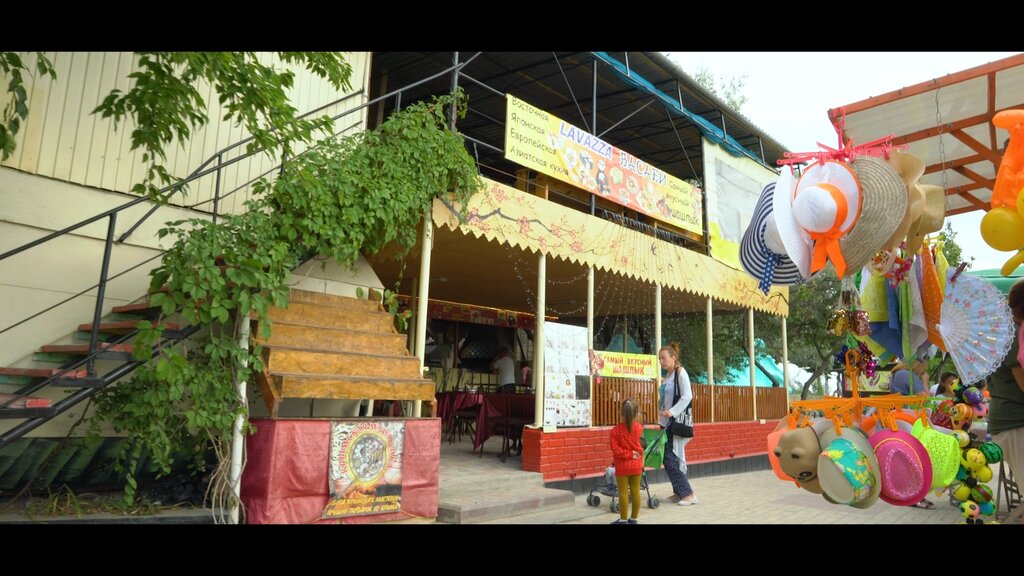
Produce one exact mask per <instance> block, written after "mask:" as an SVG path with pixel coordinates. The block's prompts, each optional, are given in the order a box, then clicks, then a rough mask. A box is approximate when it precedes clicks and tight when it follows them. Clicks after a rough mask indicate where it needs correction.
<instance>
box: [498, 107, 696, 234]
mask: <svg viewBox="0 0 1024 576" xmlns="http://www.w3.org/2000/svg"><path fill="white" fill-rule="evenodd" d="M507 104H508V106H507V107H506V112H505V158H507V159H509V160H511V161H513V162H516V163H517V164H521V165H523V166H526V167H527V168H533V169H534V170H537V171H538V172H541V173H543V174H547V175H548V176H552V177H554V178H558V179H559V180H561V181H563V182H566V183H568V184H572V185H573V186H576V187H578V188H582V189H584V190H588V191H590V192H591V193H592V194H600V195H601V197H603V198H607V199H608V200H610V201H612V202H615V203H616V204H619V205H622V206H625V207H627V208H629V209H631V210H636V211H637V212H640V213H641V214H646V215H648V216H650V217H652V218H656V219H658V220H661V221H662V222H667V223H669V224H672V225H674V226H679V227H680V228H683V229H686V230H690V231H692V232H696V233H697V234H703V229H702V226H701V197H700V189H699V188H695V187H693V186H691V185H689V184H687V183H686V182H683V181H682V180H680V179H678V178H676V177H674V176H670V175H669V174H667V173H666V172H664V171H663V170H659V169H657V168H655V167H654V166H652V165H650V164H648V163H646V162H644V161H643V160H640V159H639V158H636V157H635V156H632V155H630V154H629V153H628V152H625V151H623V150H619V149H618V148H616V147H614V146H612V145H611V144H608V143H607V142H605V141H604V140H601V139H600V138H598V137H597V136H594V135H592V134H589V133H588V132H586V131H584V130H581V129H579V128H577V127H576V126H573V125H572V124H569V123H568V122H565V121H564V120H562V119H561V118H558V117H556V116H552V115H551V114H548V113H547V112H545V111H543V110H541V109H540V108H535V107H533V106H531V105H529V104H527V103H526V102H524V101H522V100H520V99H518V98H516V97H515V96H512V95H511V94H509V95H508V96H507Z"/></svg>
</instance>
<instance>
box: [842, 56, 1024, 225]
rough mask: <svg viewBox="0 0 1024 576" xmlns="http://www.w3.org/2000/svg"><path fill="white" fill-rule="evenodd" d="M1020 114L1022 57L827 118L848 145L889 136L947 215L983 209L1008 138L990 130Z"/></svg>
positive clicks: (893, 94)
mask: <svg viewBox="0 0 1024 576" xmlns="http://www.w3.org/2000/svg"><path fill="white" fill-rule="evenodd" d="M1011 108H1024V54H1020V55H1017V56H1012V57H1010V58H1004V59H1002V60H997V61H995V62H990V63H988V64H983V65H981V66H977V67H974V68H969V69H967V70H963V71H960V72H956V73H953V74H948V75H946V76H943V77H942V78H935V79H933V80H929V81H927V82H922V83H920V84H915V85H914V86H908V87H906V88H901V89H899V90H894V91H892V92H889V93H887V94H882V95H881V96H873V97H871V98H868V99H866V100H862V101H860V102H854V103H852V104H847V105H845V106H839V107H837V108H833V109H831V110H829V111H828V115H829V119H830V120H831V121H832V124H833V125H835V126H836V127H837V129H841V130H842V135H843V137H844V140H846V141H847V142H849V141H850V140H852V142H853V144H862V143H866V142H870V141H872V140H874V139H876V138H882V137H885V136H887V135H889V134H892V135H893V136H894V138H893V144H894V145H897V146H900V145H906V146H908V147H909V152H910V153H911V154H914V155H916V156H918V157H919V158H921V159H923V160H924V161H925V166H926V169H925V175H924V177H922V179H921V181H922V182H923V183H925V184H935V185H939V186H942V187H943V188H945V190H946V215H947V216H952V215H954V214H962V213H964V212H972V211H974V210H988V209H989V207H990V206H989V202H990V200H991V198H992V186H993V185H994V183H995V177H996V171H997V170H998V168H999V161H1000V158H1001V157H1002V153H1003V150H1004V149H1005V142H1006V139H1007V138H1008V136H1009V135H1008V133H1007V132H1006V131H1005V130H1002V129H999V128H996V127H995V126H994V125H993V124H992V117H993V116H994V115H995V114H996V113H997V112H1000V111H1002V110H1007V109H1011Z"/></svg>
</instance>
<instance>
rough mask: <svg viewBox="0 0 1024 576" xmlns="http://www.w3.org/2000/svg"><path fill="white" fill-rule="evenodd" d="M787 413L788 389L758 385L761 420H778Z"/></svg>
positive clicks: (758, 413)
mask: <svg viewBox="0 0 1024 576" xmlns="http://www.w3.org/2000/svg"><path fill="white" fill-rule="evenodd" d="M785 415H786V389H785V388H777V387H775V386H773V387H771V388H764V387H758V388H757V417H758V418H759V419H761V420H778V419H779V418H783V417H785Z"/></svg>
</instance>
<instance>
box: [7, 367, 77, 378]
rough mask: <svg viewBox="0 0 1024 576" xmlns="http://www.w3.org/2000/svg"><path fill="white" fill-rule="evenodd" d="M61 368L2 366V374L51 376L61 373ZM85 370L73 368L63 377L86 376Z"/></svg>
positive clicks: (32, 376) (35, 376) (34, 376)
mask: <svg viewBox="0 0 1024 576" xmlns="http://www.w3.org/2000/svg"><path fill="white" fill-rule="evenodd" d="M61 370H62V369H61V368H0V376H28V377H29V378H50V377H53V376H56V375H57V374H60V373H61ZM85 374H86V371H85V370H72V371H70V372H67V373H65V374H64V375H63V376H61V378H85Z"/></svg>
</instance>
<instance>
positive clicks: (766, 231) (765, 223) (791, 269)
mask: <svg viewBox="0 0 1024 576" xmlns="http://www.w3.org/2000/svg"><path fill="white" fill-rule="evenodd" d="M783 172H784V173H785V172H789V169H788V168H784V169H783ZM775 186H776V183H775V182H772V183H771V184H768V185H767V186H765V187H764V190H762V191H761V196H760V198H758V199H757V206H756V207H755V208H754V216H753V217H752V218H751V219H750V224H749V225H748V226H747V230H746V231H745V232H744V233H743V239H742V240H741V241H740V264H742V265H743V269H744V270H746V271H747V274H750V275H751V276H753V277H754V278H757V279H758V284H757V287H758V288H760V289H761V291H762V292H764V293H765V294H768V290H769V289H771V286H772V284H778V285H780V286H789V285H792V284H798V283H800V282H803V279H804V278H803V276H801V275H800V270H798V269H797V267H796V264H794V263H793V261H792V260H791V259H790V258H789V255H788V253H787V252H786V247H785V245H784V244H783V243H782V238H781V237H780V235H779V229H778V226H777V225H776V223H775V215H774V211H775V210H774V207H773V198H774V196H775Z"/></svg>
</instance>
